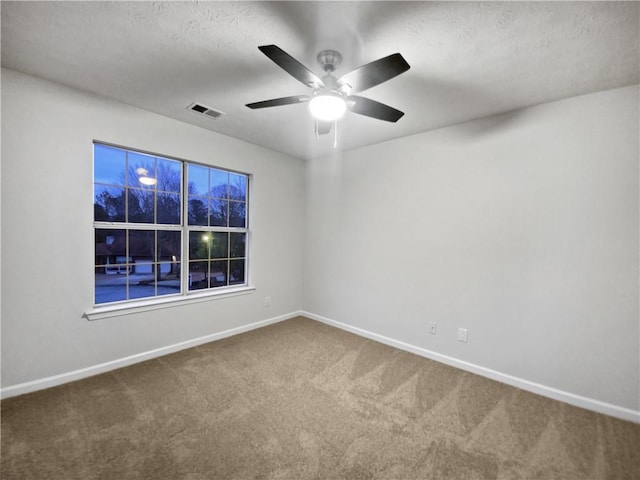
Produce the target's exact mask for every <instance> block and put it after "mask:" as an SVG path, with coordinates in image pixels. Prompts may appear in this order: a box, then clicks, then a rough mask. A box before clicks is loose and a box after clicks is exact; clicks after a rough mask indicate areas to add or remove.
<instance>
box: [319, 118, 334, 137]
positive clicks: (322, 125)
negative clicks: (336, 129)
mask: <svg viewBox="0 0 640 480" xmlns="http://www.w3.org/2000/svg"><path fill="white" fill-rule="evenodd" d="M332 126H333V122H324V121H322V120H316V132H317V133H318V135H326V134H328V133H329V132H330V131H331V127H332Z"/></svg>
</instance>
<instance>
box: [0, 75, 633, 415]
mask: <svg viewBox="0 0 640 480" xmlns="http://www.w3.org/2000/svg"><path fill="white" fill-rule="evenodd" d="M638 100H639V98H638V87H637V86H635V87H628V88H622V89H617V90H612V91H607V92H600V93H596V94H592V95H586V96H583V97H578V98H573V99H568V100H564V101H560V102H555V103H551V104H546V105H541V106H538V107H535V108H530V109H527V110H524V111H522V112H520V113H519V114H518V115H509V116H503V117H497V118H494V119H485V120H481V121H476V122H470V123H468V124H465V125H459V126H454V127H450V128H445V129H441V130H438V131H433V132H428V133H423V134H419V135H415V136H412V137H408V138H404V139H400V140H395V141H391V142H386V143H383V144H378V145H374V146H371V147H367V148H362V149H358V150H355V151H351V152H348V153H346V154H344V155H340V156H336V157H332V158H322V159H317V160H314V161H311V162H309V163H307V164H306V165H305V164H304V163H303V162H301V161H300V160H297V159H294V158H290V157H287V156H285V155H283V154H280V153H275V152H272V151H269V150H265V149H262V148H260V147H257V146H254V145H250V144H247V143H244V142H241V141H238V140H235V139H232V138H229V137H225V136H223V135H218V134H215V133H212V132H209V131H206V130H203V129H200V128H197V127H193V126H190V125H187V124H184V123H181V122H176V121H173V120H170V119H168V118H165V117H162V116H159V115H155V114H152V113H149V112H146V111H143V110H139V109H136V108H133V107H129V106H126V105H123V104H119V103H117V102H113V101H110V100H107V99H103V98H99V97H96V96H92V95H89V94H84V93H81V92H78V91H76V90H72V89H68V88H66V87H62V86H59V85H55V84H52V83H49V82H46V81H43V80H39V79H35V78H33V77H29V76H25V75H21V74H18V73H15V72H12V71H7V70H3V71H2V180H1V181H2V387H3V389H6V387H11V386H14V385H19V384H23V383H24V382H30V381H37V380H40V379H43V378H46V377H50V376H54V375H58V374H65V373H67V372H72V371H75V370H78V369H82V368H85V367H92V366H94V365H98V364H101V363H104V362H109V361H112V360H117V359H121V358H124V357H127V356H130V355H136V354H139V353H141V352H147V351H150V350H153V349H156V348H162V347H164V346H167V345H172V344H175V343H179V342H183V341H188V340H191V339H194V338H199V337H203V336H207V335H211V334H215V333H216V332H222V331H225V330H228V329H233V328H236V327H242V326H245V325H248V324H251V323H253V322H257V321H260V320H265V319H269V318H275V317H278V316H283V315H288V314H290V313H292V312H296V311H298V310H299V309H301V308H304V309H305V310H307V311H309V312H311V313H313V314H316V315H319V316H323V317H324V318H327V319H332V320H336V321H338V322H342V323H344V324H347V325H351V326H353V327H357V328H361V329H364V330H365V331H368V332H373V333H375V334H379V335H384V336H386V337H388V338H391V339H396V340H398V341H401V342H406V343H408V344H411V345H415V346H417V347H420V348H423V349H426V350H428V351H431V352H435V353H437V354H441V355H447V356H450V357H452V358H455V359H459V360H460V361H465V362H470V363H472V364H474V365H478V366H481V367H483V368H487V369H493V370H495V371H498V372H502V373H504V374H505V375H512V376H514V377H518V378H521V379H524V380H526V381H530V382H536V383H539V384H541V385H545V386H548V387H549V388H556V389H560V390H562V391H565V392H570V393H573V394H575V395H579V396H584V397H586V398H589V399H593V400H594V401H601V402H607V403H608V404H612V405H615V406H619V407H621V408H626V409H631V410H635V411H638V410H640V400H639V398H638V396H639V394H638V385H639V382H640V378H639V376H640V374H639V367H638V358H639V356H640V352H639V345H638V344H639V325H638V323H639V322H638V314H639V312H638V290H639V285H638V276H639V272H638V264H639V255H638V244H639V239H638V230H639V224H638V223H639V222H638V216H639V211H638V210H639V207H638V174H639V172H638V157H639V152H638V143H639V139H638V128H639V121H638V107H637V105H638ZM94 139H95V140H101V141H105V142H112V143H115V144H119V145H122V146H126V147H131V148H138V149H143V150H149V151H153V152H158V153H160V154H163V155H167V156H175V157H179V158H184V159H190V160H193V161H197V162H204V163H210V164H212V165H217V166H221V167H228V168H233V169H237V170H241V171H245V172H247V173H250V174H253V175H254V184H253V192H252V193H253V195H252V199H251V207H252V210H251V221H252V228H253V231H254V238H253V263H252V274H253V283H254V284H255V286H256V291H255V293H253V294H249V295H243V296H239V297H233V298H225V299H219V300H214V301H211V302H206V303H199V304H192V305H187V306H181V307H174V308H169V309H166V310H158V311H153V312H146V313H139V314H134V315H128V316H122V317H117V318H111V319H104V320H97V321H93V322H89V321H87V320H86V319H84V318H82V314H83V313H84V312H85V311H86V310H88V309H89V308H90V307H91V304H92V298H93V280H92V271H91V269H87V265H90V264H91V263H92V261H93V251H92V229H91V227H92V214H93V207H92V185H91V178H92V141H93V140H94ZM305 175H306V178H305ZM305 181H306V182H307V185H306V191H305V185H304V183H305ZM304 219H306V220H304ZM267 295H269V296H271V298H272V306H271V307H270V308H265V307H264V304H263V299H264V296H267ZM429 321H436V322H437V323H438V334H437V335H435V336H433V335H429V334H428V333H427V324H428V322H429ZM459 326H461V327H465V328H468V329H469V342H468V343H467V344H462V343H458V342H456V340H455V331H456V329H457V327H459Z"/></svg>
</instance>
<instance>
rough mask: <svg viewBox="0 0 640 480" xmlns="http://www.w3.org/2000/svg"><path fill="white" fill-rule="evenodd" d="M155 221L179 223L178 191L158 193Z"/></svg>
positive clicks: (167, 223) (166, 223) (171, 223)
mask: <svg viewBox="0 0 640 480" xmlns="http://www.w3.org/2000/svg"><path fill="white" fill-rule="evenodd" d="M156 200H157V202H158V205H157V208H158V210H157V212H158V218H157V219H156V221H157V223H162V224H165V225H169V224H170V225H180V194H179V193H158V194H157V196H156Z"/></svg>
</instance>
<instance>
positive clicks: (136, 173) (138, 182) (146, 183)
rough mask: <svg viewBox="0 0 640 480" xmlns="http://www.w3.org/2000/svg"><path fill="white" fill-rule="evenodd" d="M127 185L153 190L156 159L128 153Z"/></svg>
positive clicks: (155, 180)
mask: <svg viewBox="0 0 640 480" xmlns="http://www.w3.org/2000/svg"><path fill="white" fill-rule="evenodd" d="M127 160H128V163H129V165H128V169H127V173H128V175H127V185H129V186H130V187H136V188H145V189H153V188H155V186H156V183H157V178H156V159H155V158H154V157H152V156H150V155H144V154H142V153H136V152H128V154H127Z"/></svg>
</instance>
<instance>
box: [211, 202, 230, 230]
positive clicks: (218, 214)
mask: <svg viewBox="0 0 640 480" xmlns="http://www.w3.org/2000/svg"><path fill="white" fill-rule="evenodd" d="M228 208H229V202H228V201H227V200H211V202H210V203H209V225H211V226H212V227H226V226H227V210H228Z"/></svg>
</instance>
